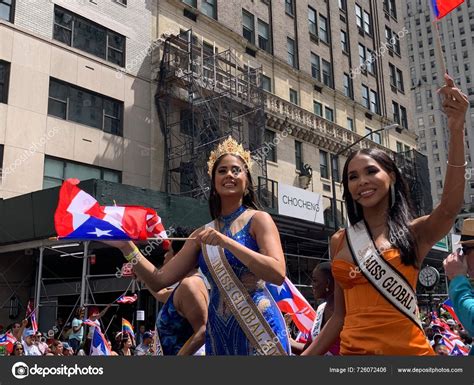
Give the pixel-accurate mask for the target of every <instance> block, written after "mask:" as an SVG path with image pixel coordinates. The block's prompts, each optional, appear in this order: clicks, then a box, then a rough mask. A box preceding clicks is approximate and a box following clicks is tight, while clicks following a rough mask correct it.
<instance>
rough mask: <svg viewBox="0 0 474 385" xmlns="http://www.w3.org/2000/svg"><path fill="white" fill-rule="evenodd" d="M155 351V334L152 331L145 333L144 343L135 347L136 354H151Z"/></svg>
mask: <svg viewBox="0 0 474 385" xmlns="http://www.w3.org/2000/svg"><path fill="white" fill-rule="evenodd" d="M153 353H154V347H153V334H152V333H150V332H145V333H143V340H142V343H141V344H139V345H138V346H137V347H136V348H135V353H134V354H135V356H151V355H153Z"/></svg>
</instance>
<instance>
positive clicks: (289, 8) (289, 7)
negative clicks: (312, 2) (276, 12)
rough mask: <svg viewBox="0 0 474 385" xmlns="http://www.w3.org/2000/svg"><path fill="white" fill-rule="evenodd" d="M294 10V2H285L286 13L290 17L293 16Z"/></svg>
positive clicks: (288, 0)
mask: <svg viewBox="0 0 474 385" xmlns="http://www.w3.org/2000/svg"><path fill="white" fill-rule="evenodd" d="M293 9H294V5H293V0H285V12H286V13H287V14H288V15H290V16H293Z"/></svg>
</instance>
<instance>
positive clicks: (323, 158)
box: [319, 150, 329, 179]
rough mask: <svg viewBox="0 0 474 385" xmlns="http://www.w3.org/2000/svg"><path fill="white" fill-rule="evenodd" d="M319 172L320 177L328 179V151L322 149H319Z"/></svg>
mask: <svg viewBox="0 0 474 385" xmlns="http://www.w3.org/2000/svg"><path fill="white" fill-rule="evenodd" d="M319 172H320V173H321V178H324V179H329V169H328V153H327V152H326V151H323V150H319Z"/></svg>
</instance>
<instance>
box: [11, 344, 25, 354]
mask: <svg viewBox="0 0 474 385" xmlns="http://www.w3.org/2000/svg"><path fill="white" fill-rule="evenodd" d="M11 355H12V356H24V355H25V349H24V348H23V345H22V343H21V342H20V341H17V342H15V343H14V344H13V351H12V354H11Z"/></svg>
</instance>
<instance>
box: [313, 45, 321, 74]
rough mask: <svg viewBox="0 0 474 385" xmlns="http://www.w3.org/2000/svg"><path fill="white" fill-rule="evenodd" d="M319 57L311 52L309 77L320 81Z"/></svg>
mask: <svg viewBox="0 0 474 385" xmlns="http://www.w3.org/2000/svg"><path fill="white" fill-rule="evenodd" d="M320 63H321V62H320V59H319V56H318V55H316V54H314V53H312V52H311V76H312V77H313V78H315V79H318V80H319V81H321V64H320Z"/></svg>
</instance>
